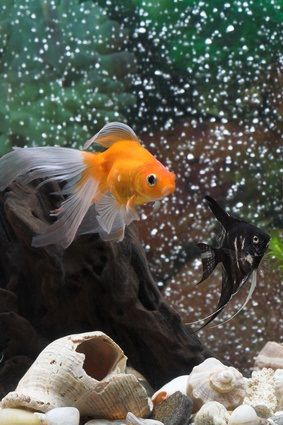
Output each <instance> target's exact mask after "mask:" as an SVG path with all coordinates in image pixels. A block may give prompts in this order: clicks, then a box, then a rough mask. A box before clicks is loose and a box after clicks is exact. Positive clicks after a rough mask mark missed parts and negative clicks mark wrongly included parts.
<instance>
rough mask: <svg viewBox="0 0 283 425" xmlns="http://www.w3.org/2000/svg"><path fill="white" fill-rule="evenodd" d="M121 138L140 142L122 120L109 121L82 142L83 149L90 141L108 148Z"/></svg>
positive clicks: (87, 146)
mask: <svg viewBox="0 0 283 425" xmlns="http://www.w3.org/2000/svg"><path fill="white" fill-rule="evenodd" d="M121 140H132V141H134V142H138V143H140V140H139V138H138V136H137V135H136V133H135V132H134V130H133V129H132V128H131V127H129V126H128V125H127V124H123V123H122V122H109V123H108V124H106V125H105V126H104V127H103V128H102V129H101V130H100V131H99V132H98V133H96V134H95V135H94V136H93V137H92V138H91V139H89V140H87V141H86V142H85V144H84V149H87V148H89V147H90V145H92V143H97V144H98V145H101V146H103V147H105V148H109V147H110V146H112V145H113V144H114V143H116V142H120V141H121Z"/></svg>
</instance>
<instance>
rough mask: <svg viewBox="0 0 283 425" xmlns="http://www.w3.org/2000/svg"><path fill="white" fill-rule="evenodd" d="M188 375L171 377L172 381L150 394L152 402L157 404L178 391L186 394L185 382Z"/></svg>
mask: <svg viewBox="0 0 283 425" xmlns="http://www.w3.org/2000/svg"><path fill="white" fill-rule="evenodd" d="M188 377H189V375H182V376H178V377H177V378H174V379H172V381H170V382H168V383H167V384H165V385H163V387H161V388H160V389H159V390H158V391H156V392H155V393H154V394H153V396H152V398H151V399H152V401H153V404H155V405H156V404H159V403H161V402H162V401H163V400H165V399H166V398H167V397H169V396H170V395H172V394H173V393H175V392H176V391H180V392H181V393H183V394H185V395H187V382H188Z"/></svg>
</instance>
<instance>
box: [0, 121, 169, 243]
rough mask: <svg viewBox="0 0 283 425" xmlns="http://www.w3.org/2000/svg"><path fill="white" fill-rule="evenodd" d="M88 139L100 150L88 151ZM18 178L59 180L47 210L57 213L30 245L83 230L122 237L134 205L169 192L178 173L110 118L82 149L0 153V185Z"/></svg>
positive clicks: (61, 239) (106, 237) (72, 236)
mask: <svg viewBox="0 0 283 425" xmlns="http://www.w3.org/2000/svg"><path fill="white" fill-rule="evenodd" d="M92 144H94V146H96V147H99V148H100V149H99V150H100V151H99V152H98V151H96V152H95V151H94V152H90V151H88V150H87V149H88V148H89V147H90V146H91V145H92ZM101 148H103V149H101ZM17 178H20V179H21V182H22V183H23V184H28V183H30V182H32V181H33V180H35V179H44V180H43V182H42V183H40V185H41V184H45V183H46V182H49V181H59V182H61V183H62V185H63V186H62V190H61V194H62V195H64V197H65V199H64V200H63V201H62V202H61V204H60V205H59V207H58V208H57V209H56V210H54V211H51V212H50V214H51V215H52V216H54V217H56V218H57V219H56V221H55V222H54V223H52V224H50V225H49V226H48V228H47V230H46V231H45V232H44V233H42V234H38V235H35V236H34V237H33V239H32V246H34V247H42V246H47V245H50V244H58V245H61V246H62V247H63V248H67V247H68V246H69V245H70V244H71V243H72V241H73V240H74V239H75V238H76V237H78V236H79V235H82V234H89V233H99V235H100V237H101V238H102V239H103V240H108V241H121V240H123V238H124V232H125V227H126V226H128V225H129V224H130V223H131V222H133V221H135V220H139V214H138V211H137V207H138V206H139V205H143V204H147V203H149V202H155V203H156V202H159V200H160V199H162V198H164V197H165V196H168V195H170V194H172V193H173V192H174V190H175V178H176V177H175V174H174V173H173V172H171V171H169V170H168V169H167V168H166V167H165V166H164V165H162V164H161V162H159V161H158V160H157V159H156V158H155V157H154V156H153V155H152V154H151V153H150V152H149V151H148V150H147V149H146V148H145V147H143V146H142V145H141V142H140V140H139V138H138V137H137V135H136V134H135V132H134V131H133V129H132V128H131V127H129V126H128V125H126V124H123V123H120V122H111V123H108V124H106V125H105V126H104V127H103V128H102V129H101V130H100V131H99V132H98V133H97V134H96V135H95V136H93V137H92V138H91V139H89V140H88V141H87V142H86V143H85V145H84V150H78V149H72V148H66V147H55V146H44V147H28V148H16V149H15V150H14V151H12V152H9V153H8V154H6V155H4V156H3V157H2V158H1V159H0V190H2V191H3V190H4V189H5V188H7V187H8V186H9V185H10V184H11V183H12V182H13V181H14V180H16V179H17Z"/></svg>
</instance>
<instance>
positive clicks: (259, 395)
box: [244, 368, 277, 418]
mask: <svg viewBox="0 0 283 425" xmlns="http://www.w3.org/2000/svg"><path fill="white" fill-rule="evenodd" d="M273 376H274V370H273V369H266V368H264V369H261V370H257V371H254V372H253V373H252V377H251V378H250V379H246V385H247V386H246V397H245V398H244V403H245V404H248V405H250V406H252V407H253V408H254V409H255V411H256V412H257V414H258V416H261V417H263V418H268V417H269V416H271V415H272V414H273V413H274V412H275V410H276V405H277V399H276V394H275V384H274V378H273Z"/></svg>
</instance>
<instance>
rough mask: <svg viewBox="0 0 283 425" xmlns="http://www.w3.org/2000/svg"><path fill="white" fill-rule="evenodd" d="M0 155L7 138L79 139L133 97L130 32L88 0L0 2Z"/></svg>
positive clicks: (20, 141) (118, 114) (11, 141)
mask: <svg viewBox="0 0 283 425" xmlns="http://www.w3.org/2000/svg"><path fill="white" fill-rule="evenodd" d="M0 33H1V37H0V95H1V105H0V155H1V154H3V153H5V152H6V151H7V150H9V149H10V147H11V146H12V145H19V146H23V145H26V144H27V145H33V144H40V145H42V144H49V145H52V144H58V145H65V144H68V145H78V144H81V143H82V142H84V141H85V140H86V139H87V138H88V137H89V136H91V135H92V134H93V133H95V132H96V131H97V130H98V129H99V128H100V127H101V126H102V125H103V124H104V123H105V122H107V121H110V120H119V119H120V120H126V115H127V113H128V111H129V109H130V108H131V107H132V106H133V104H134V103H135V96H134V95H133V94H132V93H131V91H130V88H129V84H128V83H127V76H128V74H129V72H130V71H131V69H132V68H133V66H134V63H133V55H132V54H131V53H129V52H127V51H126V49H125V48H124V42H125V40H126V39H127V36H128V35H127V31H126V29H125V28H124V27H121V25H120V24H119V23H118V22H117V21H115V20H111V19H109V18H108V16H107V14H106V13H105V11H104V10H103V8H101V7H99V6H98V5H95V4H93V3H92V2H91V1H87V2H84V3H80V2H79V1H76V0H68V1H65V0H51V1H50V0H41V1H38V0H29V1H27V2H18V1H11V0H6V1H3V2H1V5H0Z"/></svg>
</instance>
